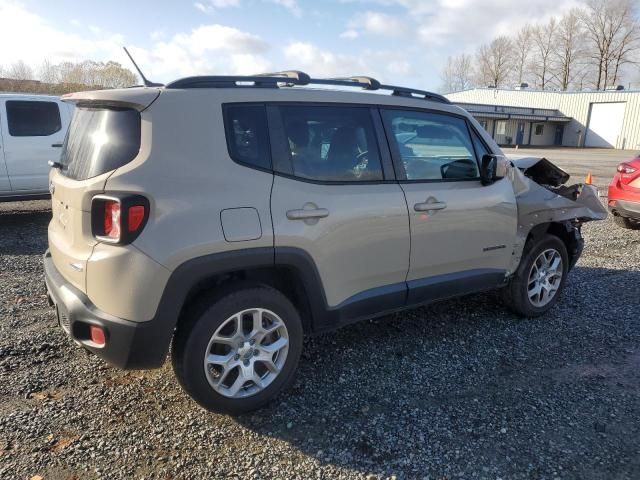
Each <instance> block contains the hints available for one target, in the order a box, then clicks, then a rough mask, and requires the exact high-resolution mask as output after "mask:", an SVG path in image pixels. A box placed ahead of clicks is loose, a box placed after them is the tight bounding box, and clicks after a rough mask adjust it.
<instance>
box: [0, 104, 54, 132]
mask: <svg viewBox="0 0 640 480" xmlns="http://www.w3.org/2000/svg"><path fill="white" fill-rule="evenodd" d="M6 106H7V125H8V127H9V135H11V136H12V137H45V136H47V135H52V134H54V133H56V132H59V131H60V129H61V128H62V122H61V121H60V108H59V107H58V104H57V103H56V102H38V101H24V100H8V101H7V104H6Z"/></svg>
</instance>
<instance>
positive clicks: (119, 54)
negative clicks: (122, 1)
mask: <svg viewBox="0 0 640 480" xmlns="http://www.w3.org/2000/svg"><path fill="white" fill-rule="evenodd" d="M217 1H218V2H221V1H223V0H217ZM219 4H221V3H219ZM73 30H74V33H67V32H65V31H63V30H59V29H57V28H56V27H54V26H53V25H52V24H51V23H49V22H48V21H47V20H46V19H45V18H43V17H40V16H38V15H36V14H33V13H31V12H30V11H29V10H27V9H26V8H25V7H23V6H22V5H20V4H18V3H15V2H13V1H8V0H0V45H12V48H5V49H3V52H2V57H1V58H0V62H1V65H0V66H3V67H9V66H10V65H11V64H12V63H14V62H17V61H18V60H23V61H24V62H25V63H27V64H28V65H30V66H31V67H32V68H33V69H34V71H36V72H37V71H38V67H39V66H40V65H41V63H42V62H43V61H44V60H45V59H47V60H49V62H51V63H54V64H55V63H60V62H64V61H74V62H76V61H82V60H88V59H90V60H96V61H106V60H114V61H117V62H120V63H122V64H123V65H124V66H126V67H128V68H132V65H131V64H130V62H129V59H128V58H127V57H126V55H125V54H124V52H123V51H122V45H127V43H128V42H127V40H126V38H125V37H124V36H123V35H121V34H119V33H111V32H107V31H105V30H104V29H103V28H98V27H93V26H82V25H78V26H76V27H75V28H74V29H73ZM25 32H29V33H28V34H27V35H25ZM148 38H149V43H148V45H145V46H144V47H142V46H137V45H130V47H131V48H130V49H129V50H130V52H131V54H132V55H133V57H134V58H135V59H136V62H137V63H138V65H139V66H140V68H142V71H143V72H144V73H145V75H146V76H147V77H148V78H150V79H152V80H155V81H165V82H166V81H170V80H173V79H175V78H177V77H180V76H186V75H195V74H212V73H230V74H248V73H255V72H260V71H264V70H268V69H270V66H271V64H270V61H269V60H268V59H267V58H266V53H267V52H268V51H269V49H270V45H269V44H268V43H267V42H265V41H264V40H263V39H261V38H260V37H258V36H257V35H253V34H251V33H247V32H243V31H241V30H238V29H237V28H233V27H229V26H225V25H219V24H210V25H202V26H199V27H197V28H194V29H192V30H191V31H188V32H180V33H176V34H173V35H168V34H167V33H165V32H164V31H160V30H158V31H155V32H151V33H150V34H149V37H148Z"/></svg>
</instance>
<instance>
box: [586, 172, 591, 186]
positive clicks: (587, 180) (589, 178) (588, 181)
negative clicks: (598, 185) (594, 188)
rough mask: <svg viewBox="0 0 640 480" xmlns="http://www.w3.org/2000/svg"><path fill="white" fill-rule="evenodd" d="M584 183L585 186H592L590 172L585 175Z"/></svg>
mask: <svg viewBox="0 0 640 480" xmlns="http://www.w3.org/2000/svg"><path fill="white" fill-rule="evenodd" d="M584 183H585V184H587V185H593V176H592V175H591V172H589V173H588V174H587V178H586V179H585V180H584Z"/></svg>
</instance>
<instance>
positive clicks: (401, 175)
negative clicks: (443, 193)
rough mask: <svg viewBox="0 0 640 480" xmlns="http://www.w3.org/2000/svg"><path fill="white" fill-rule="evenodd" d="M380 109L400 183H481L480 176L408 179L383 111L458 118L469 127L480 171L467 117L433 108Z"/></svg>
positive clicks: (400, 107)
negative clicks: (433, 114)
mask: <svg viewBox="0 0 640 480" xmlns="http://www.w3.org/2000/svg"><path fill="white" fill-rule="evenodd" d="M378 108H379V111H380V118H381V121H382V123H383V126H384V129H385V132H386V136H387V141H388V143H389V150H390V151H391V158H392V159H393V165H394V168H395V171H396V178H397V181H398V183H403V184H408V183H451V182H479V181H480V177H479V176H478V177H475V178H429V179H408V178H407V173H406V171H405V168H404V164H403V163H402V157H401V155H400V152H399V151H398V149H397V146H396V142H395V140H394V139H393V138H392V135H393V133H392V132H391V125H388V122H386V121H385V119H384V115H383V114H382V113H383V110H393V111H409V112H417V113H435V114H439V115H446V116H450V117H455V118H458V119H460V120H462V121H464V123H465V125H466V126H467V131H468V133H469V140H470V141H471V147H472V148H473V156H474V157H475V160H476V164H477V165H478V171H479V169H480V160H479V158H478V152H477V151H476V148H475V145H474V144H473V139H472V138H471V131H472V130H471V129H472V125H470V123H469V119H468V118H467V117H466V116H465V115H463V114H458V113H453V112H448V111H446V110H437V109H432V108H414V107H404V106H394V105H380V106H379V107H378ZM473 131H475V129H473ZM476 133H477V132H476ZM478 138H479V139H480V141H481V142H482V144H483V145H484V146H485V148H486V149H487V151H489V152H491V151H492V150H491V149H490V148H489V147H487V145H486V143H485V142H484V141H483V140H482V137H481V136H480V135H478Z"/></svg>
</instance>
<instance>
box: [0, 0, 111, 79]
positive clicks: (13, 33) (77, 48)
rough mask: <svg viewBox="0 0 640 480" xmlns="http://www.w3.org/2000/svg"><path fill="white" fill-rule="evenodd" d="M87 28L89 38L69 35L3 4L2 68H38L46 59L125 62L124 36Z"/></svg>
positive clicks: (0, 15)
mask: <svg viewBox="0 0 640 480" xmlns="http://www.w3.org/2000/svg"><path fill="white" fill-rule="evenodd" d="M72 24H73V23H72ZM74 27H75V28H74V29H73V30H74V31H75V32H78V31H79V29H81V28H82V26H81V25H80V24H78V25H74ZM85 28H86V30H85V33H86V34H87V36H86V37H84V36H81V35H80V34H79V33H69V32H67V31H64V30H60V29H58V28H56V27H54V26H53V25H52V24H50V23H49V22H48V21H47V20H46V19H45V18H43V17H40V16H38V15H36V14H34V13H31V11H29V10H28V9H27V8H25V7H23V6H22V5H21V4H19V3H16V2H13V1H7V0H4V1H0V45H4V46H5V48H3V49H2V57H1V59H0V61H1V62H2V64H3V65H10V64H11V63H13V62H17V61H18V60H23V61H24V62H26V63H27V64H29V65H31V66H32V67H37V66H39V65H40V64H41V62H42V61H43V60H45V59H48V60H49V61H50V62H52V63H58V62H63V61H79V60H86V59H95V60H101V59H107V58H111V59H114V60H120V59H121V58H122V56H123V55H124V53H123V52H122V45H123V44H124V37H123V36H122V35H120V34H117V33H111V32H106V31H104V30H101V29H98V28H96V27H85ZM9 45H10V46H11V47H10V48H9V47H8V46H9Z"/></svg>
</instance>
